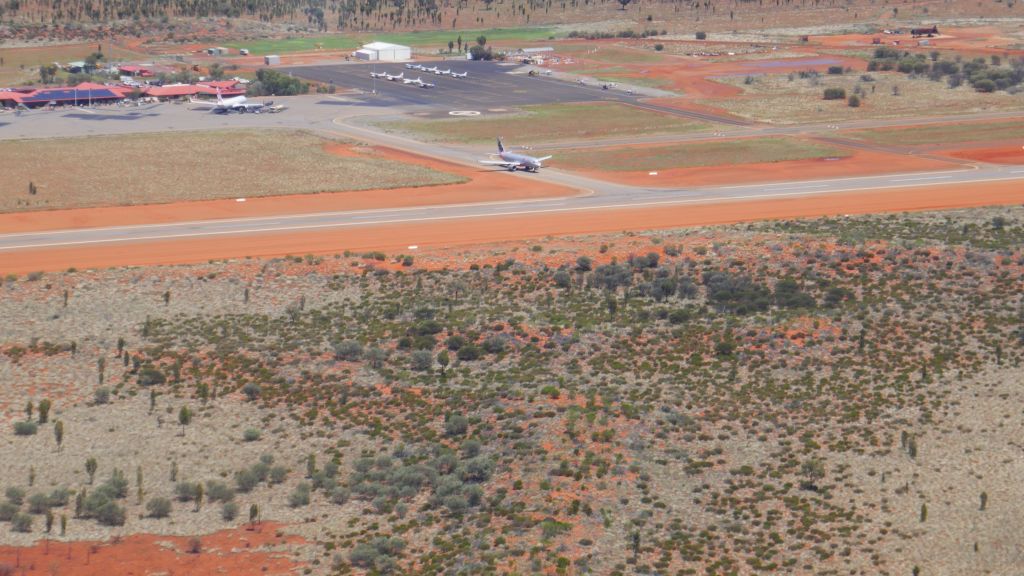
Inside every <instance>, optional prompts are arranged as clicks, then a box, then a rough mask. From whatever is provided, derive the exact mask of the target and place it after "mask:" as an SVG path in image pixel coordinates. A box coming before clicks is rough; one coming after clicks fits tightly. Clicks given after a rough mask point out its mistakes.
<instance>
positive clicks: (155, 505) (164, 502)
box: [146, 497, 171, 518]
mask: <svg viewBox="0 0 1024 576" xmlns="http://www.w3.org/2000/svg"><path fill="white" fill-rule="evenodd" d="M146 514H147V515H148V516H149V517H150V518H166V517H168V516H170V515H171V501H170V500H168V499H167V498H161V497H156V498H150V500H149V502H146Z"/></svg>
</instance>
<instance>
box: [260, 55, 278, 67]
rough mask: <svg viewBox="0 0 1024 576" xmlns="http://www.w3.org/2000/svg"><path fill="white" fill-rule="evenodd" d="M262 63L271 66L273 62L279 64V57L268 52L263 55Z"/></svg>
mask: <svg viewBox="0 0 1024 576" xmlns="http://www.w3.org/2000/svg"><path fill="white" fill-rule="evenodd" d="M263 63H264V64H266V65H267V66H273V65H274V64H280V63H281V57H280V56H278V55H277V54H270V55H267V56H264V57H263Z"/></svg>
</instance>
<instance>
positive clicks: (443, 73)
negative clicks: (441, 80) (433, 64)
mask: <svg viewBox="0 0 1024 576" xmlns="http://www.w3.org/2000/svg"><path fill="white" fill-rule="evenodd" d="M434 74H437V75H438V76H451V74H452V69H451V68H449V69H447V70H438V71H437V72H434Z"/></svg>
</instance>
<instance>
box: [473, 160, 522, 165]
mask: <svg viewBox="0 0 1024 576" xmlns="http://www.w3.org/2000/svg"><path fill="white" fill-rule="evenodd" d="M480 163H481V164H487V165H488V166H519V162H507V161H505V160H481V161H480Z"/></svg>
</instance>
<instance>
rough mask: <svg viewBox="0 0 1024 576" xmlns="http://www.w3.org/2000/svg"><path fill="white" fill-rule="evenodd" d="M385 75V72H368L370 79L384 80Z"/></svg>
mask: <svg viewBox="0 0 1024 576" xmlns="http://www.w3.org/2000/svg"><path fill="white" fill-rule="evenodd" d="M387 75H388V73H387V72H370V78H384V77H385V76H387Z"/></svg>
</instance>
